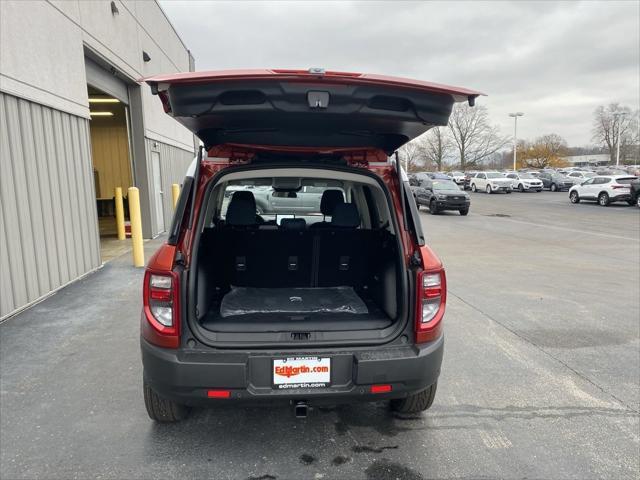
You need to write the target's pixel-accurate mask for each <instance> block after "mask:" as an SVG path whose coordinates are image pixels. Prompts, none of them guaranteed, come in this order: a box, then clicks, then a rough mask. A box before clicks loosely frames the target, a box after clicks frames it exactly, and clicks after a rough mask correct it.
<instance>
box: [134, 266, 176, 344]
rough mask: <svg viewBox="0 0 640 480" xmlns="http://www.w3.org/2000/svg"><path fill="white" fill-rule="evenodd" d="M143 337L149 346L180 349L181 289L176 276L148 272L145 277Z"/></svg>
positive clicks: (169, 273) (172, 273)
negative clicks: (151, 344)
mask: <svg viewBox="0 0 640 480" xmlns="http://www.w3.org/2000/svg"><path fill="white" fill-rule="evenodd" d="M143 302H144V316H145V319H146V322H143V325H142V335H143V337H144V338H145V339H146V340H148V341H149V342H151V343H153V344H155V345H158V346H161V347H167V348H177V347H178V345H179V324H180V322H179V320H180V318H179V315H180V309H179V286H178V276H177V275H176V274H175V273H174V272H156V271H152V270H147V271H146V272H145V277H144V298H143Z"/></svg>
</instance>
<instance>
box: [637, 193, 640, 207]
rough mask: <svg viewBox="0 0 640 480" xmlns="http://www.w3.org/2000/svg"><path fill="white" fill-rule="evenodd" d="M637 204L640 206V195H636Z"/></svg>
mask: <svg viewBox="0 0 640 480" xmlns="http://www.w3.org/2000/svg"><path fill="white" fill-rule="evenodd" d="M636 206H637V207H638V208H640V195H638V196H637V197H636Z"/></svg>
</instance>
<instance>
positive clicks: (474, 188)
mask: <svg viewBox="0 0 640 480" xmlns="http://www.w3.org/2000/svg"><path fill="white" fill-rule="evenodd" d="M471 191H472V192H473V193H476V192H477V191H478V189H477V188H476V184H475V183H472V184H471Z"/></svg>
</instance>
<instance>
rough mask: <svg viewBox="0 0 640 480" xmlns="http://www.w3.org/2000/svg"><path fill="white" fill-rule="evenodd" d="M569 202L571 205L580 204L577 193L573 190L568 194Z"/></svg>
mask: <svg viewBox="0 0 640 480" xmlns="http://www.w3.org/2000/svg"><path fill="white" fill-rule="evenodd" d="M569 200H570V201H571V203H580V196H579V195H578V192H576V191H575V190H574V191H573V192H571V193H570V194H569Z"/></svg>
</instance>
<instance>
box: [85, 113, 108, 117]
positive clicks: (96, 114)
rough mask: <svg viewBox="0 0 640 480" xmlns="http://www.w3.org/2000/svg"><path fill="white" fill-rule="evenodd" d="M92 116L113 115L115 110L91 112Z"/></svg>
mask: <svg viewBox="0 0 640 480" xmlns="http://www.w3.org/2000/svg"><path fill="white" fill-rule="evenodd" d="M89 115H91V116H92V117H113V112H89Z"/></svg>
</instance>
